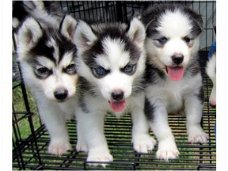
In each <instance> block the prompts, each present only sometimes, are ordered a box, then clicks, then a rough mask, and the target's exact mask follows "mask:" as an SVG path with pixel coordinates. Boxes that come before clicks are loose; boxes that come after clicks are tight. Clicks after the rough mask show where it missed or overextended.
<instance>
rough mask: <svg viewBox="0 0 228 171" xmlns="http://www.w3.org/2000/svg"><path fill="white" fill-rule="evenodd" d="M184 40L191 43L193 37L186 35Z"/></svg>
mask: <svg viewBox="0 0 228 171" xmlns="http://www.w3.org/2000/svg"><path fill="white" fill-rule="evenodd" d="M183 40H184V41H185V42H186V43H188V44H189V43H190V42H191V40H192V39H191V38H189V37H187V36H186V37H184V38H183Z"/></svg>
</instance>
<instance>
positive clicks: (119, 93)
mask: <svg viewBox="0 0 228 171" xmlns="http://www.w3.org/2000/svg"><path fill="white" fill-rule="evenodd" d="M123 98H124V92H123V91H122V90H116V91H113V92H112V99H113V100H116V101H120V100H123Z"/></svg>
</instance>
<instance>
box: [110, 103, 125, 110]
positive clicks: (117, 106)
mask: <svg viewBox="0 0 228 171" xmlns="http://www.w3.org/2000/svg"><path fill="white" fill-rule="evenodd" d="M109 104H110V106H111V108H112V110H113V111H114V112H122V111H124V109H125V106H126V102H125V100H122V101H119V102H116V101H109Z"/></svg>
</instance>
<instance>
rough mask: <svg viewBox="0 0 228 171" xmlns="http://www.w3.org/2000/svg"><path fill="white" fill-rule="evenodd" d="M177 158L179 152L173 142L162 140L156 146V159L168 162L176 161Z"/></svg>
mask: <svg viewBox="0 0 228 171" xmlns="http://www.w3.org/2000/svg"><path fill="white" fill-rule="evenodd" d="M178 156H179V151H178V149H177V146H176V144H175V142H174V141H173V140H163V141H161V142H160V143H159V145H158V151H157V153H156V157H157V158H158V159H161V160H166V161H168V160H169V159H176V158H177V157H178Z"/></svg>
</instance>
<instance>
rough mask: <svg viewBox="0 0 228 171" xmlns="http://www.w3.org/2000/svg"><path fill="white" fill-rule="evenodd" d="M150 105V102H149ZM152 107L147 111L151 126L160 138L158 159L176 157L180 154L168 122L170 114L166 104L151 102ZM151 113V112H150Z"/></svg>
mask: <svg viewBox="0 0 228 171" xmlns="http://www.w3.org/2000/svg"><path fill="white" fill-rule="evenodd" d="M146 103H150V102H146ZM147 106H148V104H147ZM149 107H150V109H151V110H148V111H147V112H148V113H146V116H147V118H148V120H149V123H150V126H151V128H152V130H153V131H154V134H155V136H156V137H157V139H158V151H157V153H156V156H157V158H158V159H164V160H167V161H168V160H169V159H175V158H177V157H178V155H179V151H178V149H177V146H176V143H175V138H174V136H173V134H172V131H171V129H170V127H169V124H168V114H167V111H166V109H165V106H164V105H163V104H162V103H160V104H158V103H156V104H155V102H153V103H150V106H149ZM149 113H150V114H149Z"/></svg>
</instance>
